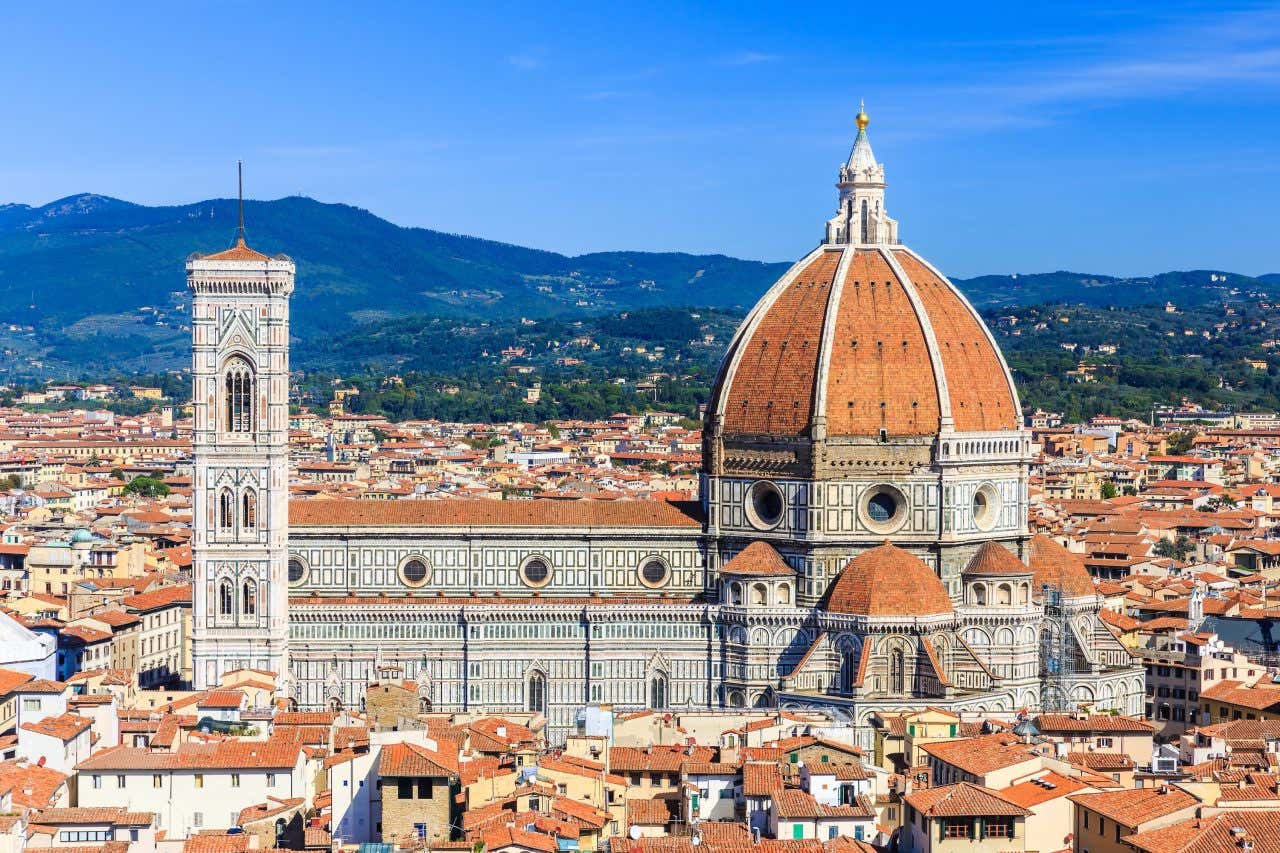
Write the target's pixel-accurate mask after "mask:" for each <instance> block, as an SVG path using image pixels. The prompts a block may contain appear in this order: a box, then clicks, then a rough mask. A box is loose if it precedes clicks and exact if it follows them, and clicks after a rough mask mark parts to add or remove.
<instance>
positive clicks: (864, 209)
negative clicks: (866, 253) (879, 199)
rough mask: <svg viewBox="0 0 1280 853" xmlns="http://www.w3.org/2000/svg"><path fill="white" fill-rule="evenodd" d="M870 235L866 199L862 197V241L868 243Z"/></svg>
mask: <svg viewBox="0 0 1280 853" xmlns="http://www.w3.org/2000/svg"><path fill="white" fill-rule="evenodd" d="M870 235H871V222H870V221H869V217H868V216H867V200H866V199H865V198H864V199H863V200H862V242H864V243H870V242H871V240H870V239H869V238H870Z"/></svg>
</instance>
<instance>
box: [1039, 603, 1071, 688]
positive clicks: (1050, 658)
mask: <svg viewBox="0 0 1280 853" xmlns="http://www.w3.org/2000/svg"><path fill="white" fill-rule="evenodd" d="M1041 592H1042V593H1043V595H1044V623H1043V624H1042V625H1041V626H1040V707H1041V711H1042V712H1043V713H1065V712H1069V711H1072V710H1074V709H1073V708H1072V707H1071V700H1070V697H1071V686H1072V685H1071V682H1072V681H1074V680H1075V675H1076V653H1075V648H1074V647H1073V643H1072V641H1071V623H1070V621H1069V620H1068V618H1067V612H1066V609H1065V608H1064V607H1063V605H1062V587H1060V586H1056V585H1050V584H1044V585H1043V586H1042V587H1041Z"/></svg>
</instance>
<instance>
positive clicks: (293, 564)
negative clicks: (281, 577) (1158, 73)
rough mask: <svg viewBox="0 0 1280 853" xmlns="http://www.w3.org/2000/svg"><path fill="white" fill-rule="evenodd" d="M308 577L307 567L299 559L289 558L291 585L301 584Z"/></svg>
mask: <svg viewBox="0 0 1280 853" xmlns="http://www.w3.org/2000/svg"><path fill="white" fill-rule="evenodd" d="M306 576H307V566H306V563H303V562H302V561H301V560H299V559H298V558H297V557H290V558H289V583H291V584H299V583H302V579H303V578H305V577H306Z"/></svg>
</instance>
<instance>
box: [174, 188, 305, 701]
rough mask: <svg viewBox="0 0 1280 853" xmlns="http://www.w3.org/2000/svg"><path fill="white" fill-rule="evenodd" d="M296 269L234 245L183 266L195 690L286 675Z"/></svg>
mask: <svg viewBox="0 0 1280 853" xmlns="http://www.w3.org/2000/svg"><path fill="white" fill-rule="evenodd" d="M293 280H294V264H293V261H291V260H290V259H289V258H287V257H285V256H284V255H276V256H274V257H269V256H267V255H264V254H262V253H261V252H258V251H255V250H253V249H251V248H249V246H248V244H247V243H246V241H245V233H244V198H243V191H242V192H241V198H240V226H239V228H238V229H237V233H236V242H235V245H234V246H233V247H232V248H230V249H227V250H226V251H224V252H218V253H216V254H212V255H199V254H193V255H191V256H190V257H189V258H188V259H187V287H188V289H189V290H190V291H191V296H192V303H191V333H192V350H193V357H194V360H193V362H192V371H191V374H192V382H193V389H192V390H193V393H192V408H193V410H194V417H193V424H192V436H191V440H192V446H193V452H194V457H195V476H194V488H193V496H192V506H193V513H192V515H193V520H192V528H193V530H192V533H193V538H192V557H193V566H192V571H193V575H194V585H193V590H192V620H193V631H192V634H193V636H192V668H193V671H194V682H195V684H194V686H195V688H196V689H197V690H202V689H206V688H208V687H211V686H216V685H217V684H218V682H219V679H220V678H221V676H222V674H223V673H225V672H228V671H230V670H233V669H238V668H242V667H252V668H255V669H263V670H269V671H271V672H274V673H276V674H277V683H280V684H283V683H285V681H286V676H287V675H288V666H289V648H288V636H289V635H288V630H289V629H288V613H287V608H288V579H287V571H288V570H287V562H288V536H289V503H288V498H289V494H288V490H289V477H288V474H289V471H288V450H289V445H288V440H289V405H288V403H289V400H288V389H289V295H290V294H291V293H293Z"/></svg>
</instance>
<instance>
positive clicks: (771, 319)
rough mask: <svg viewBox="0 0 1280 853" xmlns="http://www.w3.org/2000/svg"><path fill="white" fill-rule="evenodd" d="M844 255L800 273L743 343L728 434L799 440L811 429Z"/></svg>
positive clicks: (728, 395)
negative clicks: (830, 306) (826, 325)
mask: <svg viewBox="0 0 1280 853" xmlns="http://www.w3.org/2000/svg"><path fill="white" fill-rule="evenodd" d="M839 263H840V253H839V252H822V253H821V254H819V255H818V257H817V258H815V259H814V260H813V261H811V262H810V263H809V265H808V266H806V267H805V268H804V269H802V270H800V272H799V273H798V274H797V275H796V277H795V280H794V281H792V282H791V284H789V285H788V286H787V287H786V288H785V289H784V290H783V291H782V292H781V293H780V294H778V296H777V298H776V299H775V300H774V302H773V304H772V305H771V306H770V307H769V310H768V311H767V312H765V313H764V314H763V315H762V316H761V317H760V319H759V323H758V324H757V325H756V327H755V329H754V330H753V331H752V334H751V336H750V337H749V338H748V339H746V340H744V341H742V342H741V343H740V344H739V347H738V349H739V350H740V355H739V357H738V368H737V372H736V373H735V375H734V377H733V382H732V384H731V385H730V386H729V387H728V388H726V389H724V391H723V393H725V399H724V404H723V406H724V431H725V432H734V433H752V434H759V433H767V434H770V435H788V436H797V435H801V434H804V433H806V432H807V431H808V429H809V421H810V419H811V418H812V415H813V403H814V389H815V382H814V377H815V376H816V375H817V370H818V357H819V353H820V351H821V349H822V325H823V318H824V316H825V314H826V304H827V297H828V296H829V295H830V292H831V282H832V279H834V278H835V273H836V268H837V267H838V266H839Z"/></svg>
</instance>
